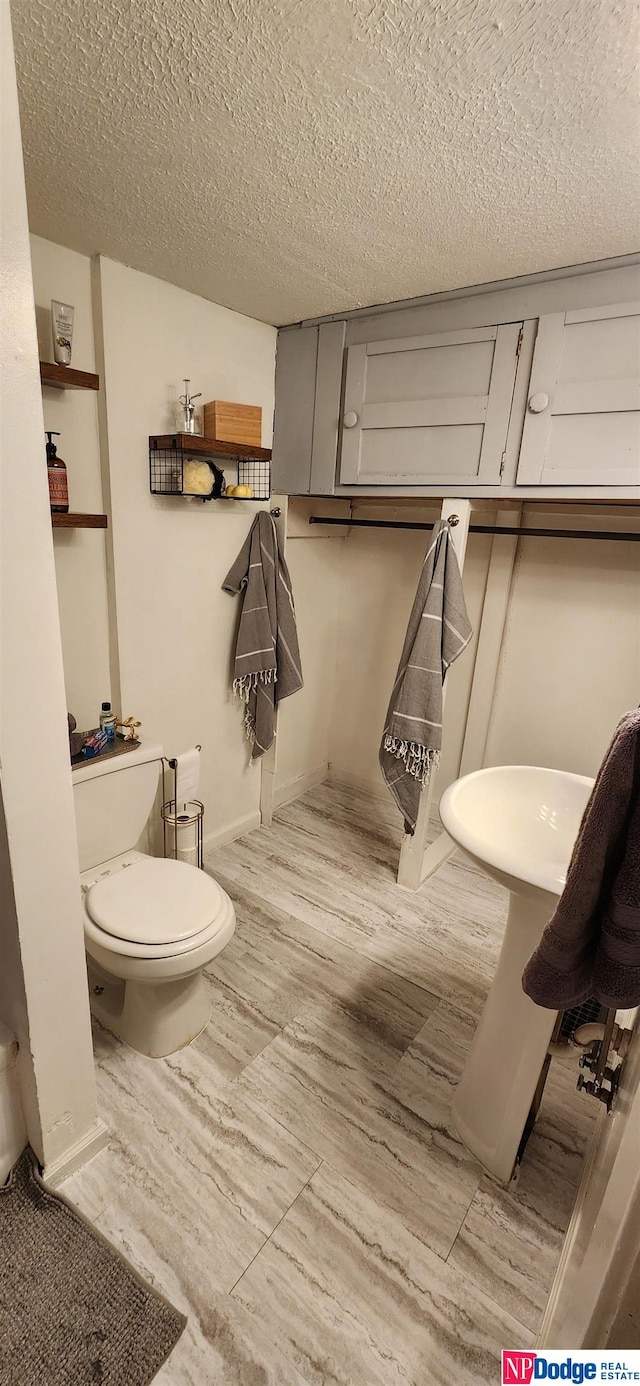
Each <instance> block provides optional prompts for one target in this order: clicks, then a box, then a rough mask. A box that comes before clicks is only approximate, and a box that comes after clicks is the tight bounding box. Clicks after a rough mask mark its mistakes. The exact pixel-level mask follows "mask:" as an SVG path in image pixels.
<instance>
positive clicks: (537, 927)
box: [440, 765, 593, 1183]
mask: <svg viewBox="0 0 640 1386" xmlns="http://www.w3.org/2000/svg"><path fill="white" fill-rule="evenodd" d="M592 787H593V780H589V779H586V778H585V776H584V775H570V774H567V773H565V772H564V771H562V770H544V769H539V768H538V767H537V766H534V765H499V766H496V767H495V768H494V769H489V770H476V771H475V772H474V773H473V774H471V775H464V776H463V778H462V779H460V780H457V781H456V783H455V784H452V785H451V786H450V787H449V789H447V790H446V791H445V793H444V794H443V796H442V799H441V801H440V817H441V819H442V822H443V824H444V827H445V828H446V831H447V832H448V834H449V836H450V837H451V838H453V841H454V842H457V844H458V846H459V847H462V849H463V851H465V852H466V853H467V855H468V856H470V857H471V858H472V859H473V861H475V862H476V863H477V865H478V866H480V867H481V868H482V870H483V871H486V872H487V875H489V876H492V877H493V879H494V880H495V881H498V882H499V884H500V885H503V886H505V887H506V889H507V890H508V891H509V892H510V897H509V914H508V917H507V924H506V928H505V933H504V939H503V943H502V949H501V952H500V957H499V959H498V965H497V967H496V972H495V976H494V979H493V982H492V984H491V990H490V992H489V995H488V997H487V1001H486V1004H485V1008H484V1010H483V1012H482V1015H481V1017H480V1020H479V1022H478V1028H477V1030H476V1033H475V1036H474V1039H473V1044H472V1046H471V1050H470V1052H469V1057H468V1059H467V1062H466V1064H465V1068H464V1072H463V1074H462V1077H461V1079H460V1082H459V1084H458V1087H457V1089H456V1092H455V1095H454V1099H453V1104H452V1115H453V1121H454V1124H455V1126H456V1129H457V1131H458V1135H459V1136H460V1138H461V1140H462V1141H464V1144H465V1145H466V1146H467V1147H468V1148H469V1150H471V1151H472V1152H473V1154H474V1155H476V1156H477V1158H478V1159H479V1160H480V1161H481V1162H482V1164H483V1165H484V1166H485V1168H486V1169H488V1170H489V1171H490V1173H491V1174H493V1175H494V1176H495V1178H497V1179H501V1180H503V1181H504V1182H505V1183H508V1182H509V1180H510V1179H511V1176H512V1174H513V1170H514V1168H515V1166H516V1164H517V1161H518V1158H519V1154H518V1152H519V1151H520V1150H521V1143H522V1137H523V1132H524V1130H525V1126H526V1125H527V1118H528V1116H529V1112H530V1110H531V1107H532V1102H533V1100H534V1095H535V1093H536V1089H537V1087H538V1081H539V1079H540V1075H541V1072H542V1068H543V1065H544V1062H545V1058H546V1054H547V1049H548V1046H549V1040H550V1039H551V1035H552V1032H553V1029H554V1026H555V1022H556V1012H555V1011H554V1010H546V1009H545V1008H544V1007H541V1006H535V1005H534V1003H533V1001H530V999H529V997H528V996H525V994H524V992H523V990H522V973H523V971H524V968H525V966H526V964H527V962H528V960H529V958H530V957H531V954H532V953H533V951H534V949H535V948H537V946H538V943H539V942H540V939H541V937H542V933H543V930H544V927H545V924H546V923H547V921H548V920H549V919H550V917H551V915H552V914H553V912H554V910H555V907H556V904H557V901H558V896H559V895H560V894H561V893H562V890H563V887H564V884H565V880H566V875H567V867H568V865H569V859H570V857H571V852H572V848H573V844H574V842H575V839H576V836H577V833H578V828H579V827H580V820H581V818H582V814H583V812H584V809H585V806H586V803H587V799H588V798H589V795H590V793H591V789H592Z"/></svg>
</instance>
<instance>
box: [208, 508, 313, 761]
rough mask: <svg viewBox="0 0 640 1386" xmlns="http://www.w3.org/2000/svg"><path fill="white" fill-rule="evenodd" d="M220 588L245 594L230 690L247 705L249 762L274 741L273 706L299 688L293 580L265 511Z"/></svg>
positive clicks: (256, 519) (269, 516)
mask: <svg viewBox="0 0 640 1386" xmlns="http://www.w3.org/2000/svg"><path fill="white" fill-rule="evenodd" d="M222 587H223V590H224V591H225V592H231V593H233V595H234V596H237V594H238V593H239V592H243V593H244V595H243V601H242V612H241V614H240V624H239V627H238V638H237V642H236V653H235V664H234V678H233V691H234V693H238V694H239V696H240V697H241V698H242V699H243V701H244V703H245V708H246V711H245V717H244V724H245V728H246V732H247V736H248V737H249V740H250V741H251V742H252V744H253V750H252V753H251V758H252V760H258V759H259V757H260V756H262V755H264V753H265V751H268V749H269V747H270V745H271V744H272V742H273V738H274V736H275V711H276V706H277V704H278V703H279V702H281V700H282V699H283V698H288V697H290V695H291V694H292V693H297V691H298V689H299V688H302V667H301V664H300V651H299V649H298V632H297V630H296V613H295V610H294V606H293V596H292V592H291V578H290V577H289V571H288V568H287V565H286V563H285V561H284V558H283V556H282V553H281V552H280V545H279V544H278V536H277V532H276V527H275V523H274V521H273V518H272V516H271V515H270V514H269V512H268V511H267V510H260V511H259V512H258V514H257V516H256V518H255V520H254V522H253V524H252V526H251V529H250V531H249V533H248V535H247V538H246V540H245V542H244V544H243V545H242V548H241V550H240V553H239V554H238V557H237V558H236V561H235V563H234V564H233V565H232V567H231V568H230V569H229V572H228V573H227V576H226V578H225V580H224V582H223V584H222Z"/></svg>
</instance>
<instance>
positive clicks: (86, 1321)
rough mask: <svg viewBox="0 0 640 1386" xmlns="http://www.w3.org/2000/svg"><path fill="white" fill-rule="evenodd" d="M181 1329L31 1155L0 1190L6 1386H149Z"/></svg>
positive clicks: (0, 1344)
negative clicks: (42, 1174)
mask: <svg viewBox="0 0 640 1386" xmlns="http://www.w3.org/2000/svg"><path fill="white" fill-rule="evenodd" d="M185 1322H186V1320H185V1318H184V1315H183V1314H179V1313H178V1311H177V1310H176V1309H174V1308H173V1306H172V1305H171V1304H169V1303H168V1302H167V1301H166V1300H165V1299H163V1298H162V1296H161V1295H159V1294H157V1293H156V1291H155V1290H152V1289H151V1288H150V1286H149V1285H147V1284H146V1283H145V1282H144V1281H143V1280H142V1279H141V1277H140V1276H139V1275H138V1274H137V1272H136V1271H135V1270H134V1269H133V1267H132V1266H130V1265H129V1264H128V1262H127V1261H125V1260H124V1258H123V1257H122V1256H121V1255H120V1253H119V1252H118V1251H116V1250H115V1248H114V1247H113V1246H111V1244H110V1242H108V1241H106V1239H105V1238H104V1237H103V1236H102V1235H101V1234H100V1233H99V1232H98V1231H97V1230H96V1229H95V1228H94V1227H92V1226H91V1224H90V1223H88V1222H86V1221H85V1219H84V1218H83V1217H81V1215H80V1214H79V1213H78V1212H77V1211H76V1210H75V1209H74V1208H73V1207H72V1206H71V1204H70V1203H68V1202H67V1200H66V1199H65V1198H63V1197H62V1196H61V1195H60V1194H57V1193H53V1192H52V1191H51V1190H50V1189H48V1188H47V1187H46V1186H45V1184H44V1183H43V1181H42V1179H41V1178H40V1175H39V1174H38V1170H37V1166H36V1161H35V1157H34V1156H33V1154H32V1152H31V1151H30V1150H25V1151H24V1153H23V1154H22V1155H21V1157H20V1159H19V1161H18V1163H17V1164H16V1165H15V1166H14V1168H13V1170H12V1172H11V1174H10V1176H9V1179H8V1181H7V1183H6V1184H5V1185H4V1186H3V1187H2V1188H0V1383H2V1386H96V1383H99V1386H147V1383H148V1382H150V1381H152V1380H153V1377H154V1376H155V1375H156V1372H157V1371H159V1369H160V1367H161V1366H162V1363H163V1362H164V1361H165V1359H166V1358H167V1356H168V1355H169V1353H170V1352H171V1349H172V1348H173V1347H174V1346H175V1343H176V1342H177V1340H178V1338H179V1337H180V1334H181V1333H182V1330H183V1328H184V1325H185Z"/></svg>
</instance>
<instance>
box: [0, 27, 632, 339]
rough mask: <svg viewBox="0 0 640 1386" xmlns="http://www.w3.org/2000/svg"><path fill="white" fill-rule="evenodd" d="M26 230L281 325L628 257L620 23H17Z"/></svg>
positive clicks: (625, 79) (624, 45)
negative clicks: (28, 222)
mask: <svg viewBox="0 0 640 1386" xmlns="http://www.w3.org/2000/svg"><path fill="white" fill-rule="evenodd" d="M11 8H12V14H13V22H14V29H15V39H16V49H17V61H18V73H19V83H20V94H21V109H22V122H23V136H24V144H25V159H26V170H27V188H28V196H29V207H30V218H31V224H32V229H33V230H34V231H36V232H38V233H39V234H40V235H42V236H46V237H49V239H51V240H54V241H59V242H61V243H62V244H64V245H68V246H71V247H73V248H74V249H76V250H80V251H84V252H85V253H89V254H90V253H94V252H96V251H100V252H102V253H103V254H105V255H108V256H111V257H112V258H113V259H116V260H122V261H124V262H125V263H127V264H130V265H133V266H134V267H136V268H137V269H141V270H145V271H147V272H149V273H151V274H156V275H158V276H160V278H163V279H168V280H171V281H173V282H174V283H176V284H180V285H182V286H183V287H184V288H187V289H191V290H193V291H194V292H195V293H198V294H202V295H204V296H205V297H207V298H211V299H213V300H215V301H216V302H218V303H223V304H227V305H228V306H229V307H231V308H235V309H238V310H240V311H241V312H243V313H249V314H251V315H252V316H254V317H258V318H264V319H266V320H267V321H268V322H272V323H283V322H290V321H296V320H298V319H299V318H303V317H310V316H314V315H316V314H320V313H329V312H333V311H336V310H342V309H346V308H353V307H357V306H360V305H363V304H370V303H378V302H384V301H390V300H392V299H397V298H408V297H412V296H413V295H417V294H424V293H431V292H436V291H439V290H442V289H448V288H455V287H459V286H461V285H465V284H473V283H479V282H482V281H487V280H491V279H498V278H503V277H507V276H511V275H515V274H525V273H529V272H531V271H534V270H539V269H548V268H551V267H555V266H560V265H567V264H572V263H579V262H584V261H587V260H594V259H600V258H603V257H607V256H614V255H618V254H625V253H627V252H629V251H632V250H635V249H636V248H637V245H636V242H637V239H638V236H637V231H638V225H639V220H640V184H639V177H638V171H637V155H638V80H637V72H634V60H635V58H636V54H637V50H638V29H637V17H636V4H635V0H82V3H80V4H79V3H78V0H13V3H12V7H11Z"/></svg>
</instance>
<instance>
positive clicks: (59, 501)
mask: <svg viewBox="0 0 640 1386" xmlns="http://www.w3.org/2000/svg"><path fill="white" fill-rule="evenodd" d="M54 435H55V437H56V438H59V437H60V434H59V433H58V432H56V430H55V429H47V430H46V438H47V476H48V478H49V504H50V506H51V513H52V515H66V514H67V512H68V510H69V488H68V486H67V468H66V464H65V463H64V462H63V461H62V458H61V457H58V454H57V451H56V445H55V443H54V442H53V441H52V440H53V437H54Z"/></svg>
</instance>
